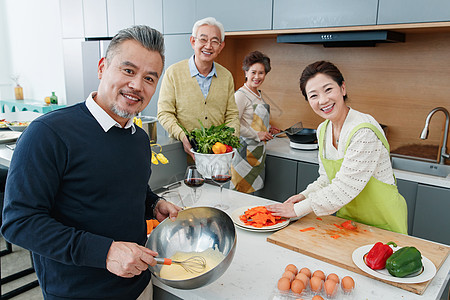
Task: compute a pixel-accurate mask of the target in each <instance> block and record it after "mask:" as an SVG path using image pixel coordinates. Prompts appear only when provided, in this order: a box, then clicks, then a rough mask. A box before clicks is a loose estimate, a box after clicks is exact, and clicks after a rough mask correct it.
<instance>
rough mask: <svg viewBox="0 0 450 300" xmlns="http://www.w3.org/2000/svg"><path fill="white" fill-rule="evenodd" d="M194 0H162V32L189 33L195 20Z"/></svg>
mask: <svg viewBox="0 0 450 300" xmlns="http://www.w3.org/2000/svg"><path fill="white" fill-rule="evenodd" d="M195 4H196V3H195V2H194V1H186V0H163V8H164V9H163V24H164V34H180V33H191V32H192V26H194V23H195V21H197V20H196V15H195V6H196V5H195Z"/></svg>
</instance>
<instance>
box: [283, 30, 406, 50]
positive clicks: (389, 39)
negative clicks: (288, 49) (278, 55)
mask: <svg viewBox="0 0 450 300" xmlns="http://www.w3.org/2000/svg"><path fill="white" fill-rule="evenodd" d="M404 41H405V35H404V34H403V33H399V32H394V31H388V30H371V31H343V32H322V33H296V34H282V35H278V36H277V42H278V43H291V44H323V46H324V47H374V46H375V44H377V43H395V42H404Z"/></svg>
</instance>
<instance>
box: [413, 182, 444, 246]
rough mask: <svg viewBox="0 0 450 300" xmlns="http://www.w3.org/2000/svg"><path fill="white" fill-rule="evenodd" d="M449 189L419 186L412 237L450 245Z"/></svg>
mask: <svg viewBox="0 0 450 300" xmlns="http://www.w3.org/2000/svg"><path fill="white" fill-rule="evenodd" d="M449 212H450V189H445V188H441V187H436V186H429V185H423V184H419V186H418V189H417V198H416V210H415V213H414V227H413V235H414V236H417V237H421V238H424V239H427V240H431V241H435V242H439V243H444V244H447V245H450V218H449Z"/></svg>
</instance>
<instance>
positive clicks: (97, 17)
mask: <svg viewBox="0 0 450 300" xmlns="http://www.w3.org/2000/svg"><path fill="white" fill-rule="evenodd" d="M83 15H84V36H85V37H88V38H89V37H107V36H108V18H107V12H106V0H89V1H83Z"/></svg>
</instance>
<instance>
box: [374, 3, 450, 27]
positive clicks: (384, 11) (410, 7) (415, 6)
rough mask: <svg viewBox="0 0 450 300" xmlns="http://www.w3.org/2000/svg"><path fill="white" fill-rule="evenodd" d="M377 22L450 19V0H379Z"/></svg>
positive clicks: (394, 22)
mask: <svg viewBox="0 0 450 300" xmlns="http://www.w3.org/2000/svg"><path fill="white" fill-rule="evenodd" d="M379 1H380V4H379V11H378V22H377V24H396V23H420V22H442V21H450V1H448V0H431V1H424V0H379Z"/></svg>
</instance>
